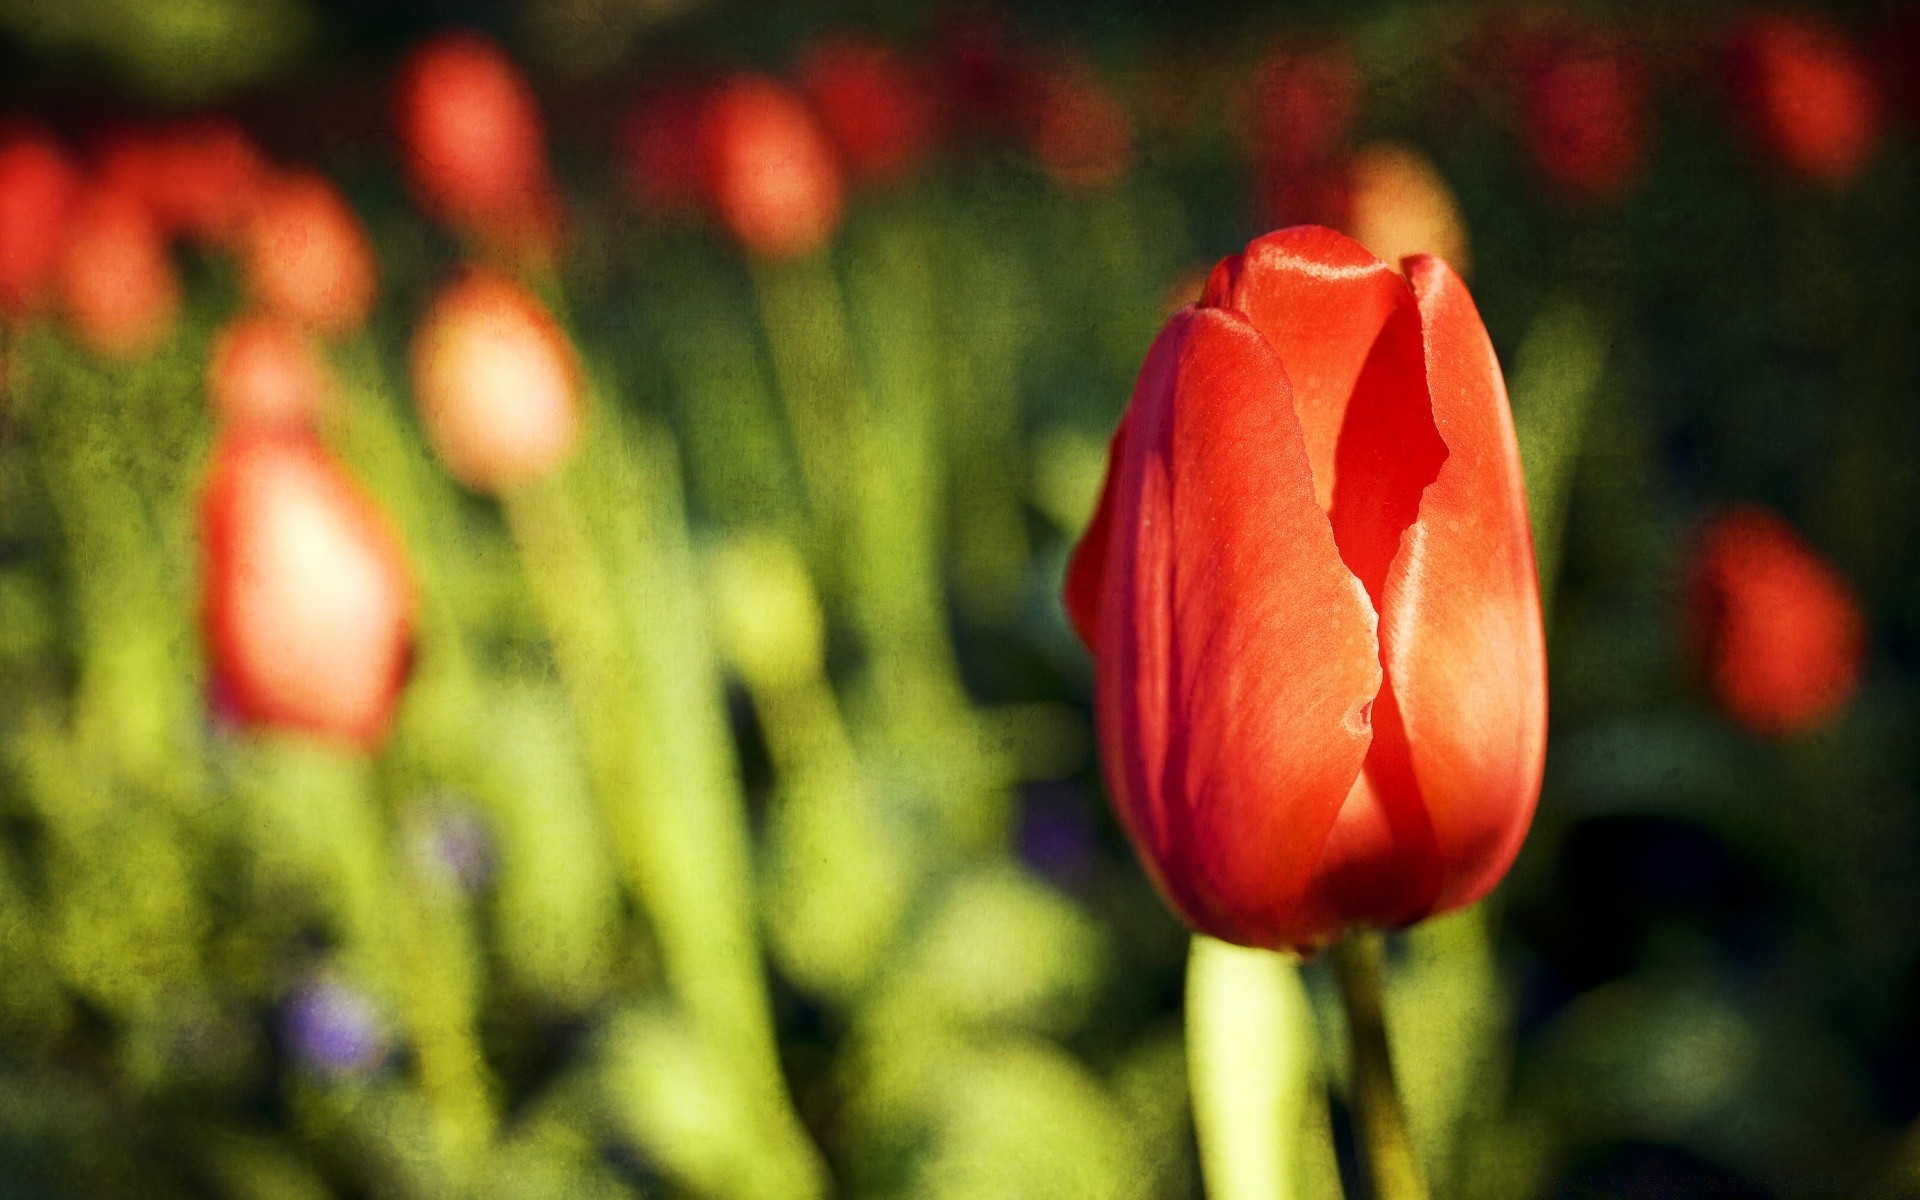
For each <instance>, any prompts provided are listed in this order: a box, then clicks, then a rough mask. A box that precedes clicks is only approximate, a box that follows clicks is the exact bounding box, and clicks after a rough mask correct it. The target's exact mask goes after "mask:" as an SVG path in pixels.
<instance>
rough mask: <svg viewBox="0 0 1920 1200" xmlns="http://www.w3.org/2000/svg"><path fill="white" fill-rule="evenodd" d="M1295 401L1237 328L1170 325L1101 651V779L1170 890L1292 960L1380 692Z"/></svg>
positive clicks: (1212, 927) (1113, 499) (1109, 554)
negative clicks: (1286, 950)
mask: <svg viewBox="0 0 1920 1200" xmlns="http://www.w3.org/2000/svg"><path fill="white" fill-rule="evenodd" d="M1289 390H1290V389H1289V385H1288V382H1287V374H1286V370H1285V368H1284V367H1283V366H1282V365H1281V360H1280V358H1279V356H1278V355H1276V354H1275V353H1274V350H1273V348H1272V347H1271V346H1270V345H1269V344H1268V343H1267V341H1266V339H1265V338H1263V337H1262V336H1261V335H1260V334H1259V332H1258V331H1257V330H1256V329H1255V327H1254V326H1253V325H1252V324H1251V323H1250V322H1249V321H1247V320H1246V319H1245V318H1244V317H1242V316H1241V315H1240V314H1238V313H1236V312H1233V311H1231V310H1226V309H1220V308H1200V309H1187V310H1184V311H1183V312H1181V313H1179V314H1177V315H1175V317H1174V318H1173V319H1172V321H1170V322H1169V323H1168V325H1167V328H1166V329H1165V330H1164V331H1163V332H1162V333H1161V335H1160V337H1159V339H1158V340H1157V341H1156V342H1155V343H1154V346H1153V349H1152V350H1151V351H1150V352H1149V354H1148V356H1147V362H1146V365H1145V367H1144V368H1143V369H1142V371H1141V375H1140V380H1139V383H1138V385H1137V386H1136V388H1135V391H1134V396H1133V402H1132V405H1131V407H1130V409H1129V413H1128V428H1127V434H1126V437H1125V438H1124V439H1121V441H1120V442H1119V443H1118V444H1117V449H1118V450H1119V455H1118V457H1117V458H1116V460H1115V462H1114V464H1113V471H1112V486H1111V489H1110V494H1109V500H1108V501H1107V505H1106V507H1107V508H1108V515H1107V520H1108V521H1109V525H1108V530H1109V533H1108V535H1107V537H1106V539H1105V542H1106V544H1105V546H1104V551H1105V558H1106V561H1105V568H1104V572H1103V578H1102V585H1101V587H1100V589H1099V591H1100V593H1101V597H1102V599H1101V603H1100V604H1099V606H1098V607H1099V614H1098V616H1099V629H1098V635H1099V636H1098V639H1097V642H1096V645H1097V647H1098V654H1097V662H1098V665H1099V678H1098V681H1097V703H1098V709H1099V721H1100V732H1101V739H1100V740H1101V745H1102V748H1103V751H1104V753H1105V756H1106V768H1107V778H1108V780H1109V782H1110V784H1111V786H1112V787H1113V788H1114V792H1115V799H1116V801H1117V808H1118V810H1119V811H1120V813H1121V814H1122V816H1123V818H1124V820H1125V821H1126V823H1127V825H1128V828H1129V830H1130V832H1131V833H1132V835H1133V837H1134V840H1135V842H1136V844H1137V845H1139V846H1140V847H1141V848H1142V850H1143V851H1144V857H1145V858H1146V859H1147V861H1148V863H1149V865H1150V867H1151V868H1152V869H1153V871H1154V874H1155V877H1156V879H1157V880H1158V881H1159V883H1160V885H1161V889H1162V891H1163V892H1165V893H1166V895H1167V896H1168V899H1169V900H1170V901H1171V902H1172V903H1173V904H1174V906H1175V907H1176V908H1178V909H1179V910H1180V911H1181V912H1182V913H1183V914H1185V916H1186V917H1187V919H1188V920H1189V921H1190V922H1192V923H1193V924H1194V925H1195V926H1197V927H1198V928H1200V929H1202V930H1204V931H1206V932H1208V933H1211V934H1213V935H1214V936H1216V937H1220V938H1223V939H1225V940H1229V941H1235V942H1239V943H1242V944H1246V945H1259V946H1270V947H1284V946H1290V945H1293V944H1295V943H1296V940H1297V934H1298V932H1299V931H1298V930H1297V929H1296V928H1295V916H1296V913H1295V909H1296V901H1297V899H1298V897H1299V896H1300V894H1301V892H1302V891H1303V889H1304V887H1305V884H1306V880H1307V878H1308V873H1309V871H1310V869H1311V868H1312V866H1313V864H1314V862H1315V861H1316V860H1317V858H1318V856H1319V853H1320V848H1321V845H1322V843H1323V842H1324V841H1325V840H1326V838H1327V835H1328V832H1329V831H1330V830H1331V829H1332V827H1333V823H1334V820H1335V817H1336V815H1337V814H1338V812H1339V810H1340V806H1341V804H1342V802H1343V801H1344V800H1345V799H1346V797H1347V795H1348V792H1349V791H1350V789H1351V788H1352V786H1353V783H1354V780H1355V779H1356V778H1357V777H1358V775H1359V771H1360V766H1361V763H1362V762H1363V761H1364V759H1365V757H1366V752H1367V746H1368V743H1369V741H1370V739H1371V736H1372V735H1371V730H1370V725H1369V710H1370V706H1371V705H1372V702H1373V700H1374V697H1375V694H1376V693H1377V692H1378V690H1379V686H1380V681H1381V667H1380V660H1379V648H1378V643H1377V642H1376V640H1375V636H1374V628H1375V623H1376V622H1375V617H1374V614H1373V607H1372V605H1371V604H1370V603H1369V601H1368V599H1367V596H1366V593H1365V589H1364V588H1362V587H1361V586H1360V584H1359V581H1358V580H1356V579H1355V578H1354V576H1353V575H1352V573H1351V572H1350V571H1348V570H1347V568H1346V566H1345V564H1344V563H1343V562H1342V561H1341V559H1340V554H1339V550H1338V548H1337V546H1336V545H1335V543H1334V539H1333V531H1332V527H1331V524H1330V523H1329V521H1328V519H1327V517H1326V515H1325V512H1324V510H1323V509H1322V507H1321V506H1320V504H1319V503H1318V502H1317V500H1316V498H1315V495H1314V479H1313V475H1312V472H1311V467H1310V465H1309V462H1308V457H1307V447H1306V444H1305V439H1304V436H1303V433H1302V430H1301V426H1300V423H1299V420H1298V419H1297V418H1296V417H1295V415H1294V407H1293V405H1292V404H1291V403H1290V400H1291V397H1290V395H1289ZM1089 561H1091V560H1089Z"/></svg>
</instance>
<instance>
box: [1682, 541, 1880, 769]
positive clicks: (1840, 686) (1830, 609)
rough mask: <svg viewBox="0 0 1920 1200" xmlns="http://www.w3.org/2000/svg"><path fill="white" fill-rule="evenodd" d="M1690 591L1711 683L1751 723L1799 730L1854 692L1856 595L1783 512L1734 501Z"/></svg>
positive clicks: (1858, 652)
mask: <svg viewBox="0 0 1920 1200" xmlns="http://www.w3.org/2000/svg"><path fill="white" fill-rule="evenodd" d="M1689 600H1690V602H1691V606H1692V608H1691V613H1690V616H1691V618H1692V624H1693V630H1692V632H1693V641H1694V648H1695V651H1696V653H1697V654H1698V655H1699V656H1700V659H1701V662H1702V665H1703V668H1704V671H1705V674H1706V679H1707V683H1708V685H1709V686H1710V687H1711V688H1712V690H1713V693H1714V696H1715V697H1716V698H1717V699H1718V700H1719V702H1720V704H1721V706H1722V707H1723V708H1725V709H1726V711H1727V713H1728V714H1729V715H1730V716H1732V717H1733V719H1734V720H1736V721H1738V722H1739V723H1740V724H1742V725H1744V726H1745V727H1747V728H1748V729H1750V730H1752V731H1753V732H1755V733H1759V734H1763V735H1768V736H1779V735H1783V734H1790V733H1797V732H1801V731H1803V730H1807V729H1811V728H1813V727H1814V726H1816V725H1819V724H1821V723H1822V722H1824V721H1826V720H1828V719H1830V718H1831V717H1832V716H1833V715H1834V714H1835V713H1837V712H1838V711H1839V710H1840V709H1841V708H1842V707H1844V706H1845V705H1846V703H1847V701H1848V700H1849V699H1851V698H1852V696H1853V693H1854V690H1855V688H1856V687H1857V686H1858V685H1859V680H1860V663H1861V657H1862V654H1863V650H1864V642H1865V631H1864V628H1863V625H1864V622H1863V621H1862V619H1861V615H1860V608H1859V604H1858V602H1857V601H1856V600H1855V599H1854V596H1853V590H1852V589H1851V588H1849V587H1848V586H1847V582H1846V580H1845V579H1843V578H1841V576H1840V574H1839V573H1838V572H1837V571H1835V570H1834V569H1833V568H1832V567H1831V566H1829V565H1828V564H1827V563H1826V562H1825V561H1823V560H1822V559H1821V558H1820V556H1819V555H1818V554H1816V553H1815V552H1814V551H1813V549H1812V548H1811V547H1809V546H1808V545H1807V544H1806V542H1804V541H1802V540H1801V538H1800V536H1799V535H1798V534H1797V533H1795V532H1794V531H1793V528H1792V527H1791V526H1790V525H1788V524H1787V523H1786V522H1785V521H1782V520H1781V519H1780V518H1779V517H1777V516H1774V515H1773V514H1772V513H1769V512H1767V511H1765V510H1763V509H1759V508H1753V507H1740V508H1734V509H1730V510H1728V511H1726V512H1723V513H1721V514H1719V515H1718V516H1716V517H1715V518H1714V519H1713V520H1712V521H1711V522H1709V524H1708V525H1707V527H1706V529H1705V531H1704V533H1703V534H1702V535H1701V537H1700V540H1699V543H1698V545H1697V546H1696V547H1695V554H1694V561H1693V564H1692V580H1691V586H1690V588H1689Z"/></svg>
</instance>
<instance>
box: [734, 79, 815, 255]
mask: <svg viewBox="0 0 1920 1200" xmlns="http://www.w3.org/2000/svg"><path fill="white" fill-rule="evenodd" d="M703 133H704V140H705V147H706V161H707V168H708V172H709V174H708V186H709V188H710V189H711V196H712V200H713V204H714V208H715V209H716V211H717V212H718V213H719V216H720V220H721V221H722V222H723V223H724V224H725V225H726V226H727V228H728V229H729V230H730V231H732V233H733V235H734V236H735V237H737V238H739V239H740V242H741V244H742V245H743V246H745V247H746V248H747V249H748V250H749V251H751V252H753V253H755V254H761V255H765V256H766V257H769V258H794V257H798V256H800V255H804V254H809V253H812V252H813V251H815V250H818V249H820V248H821V247H823V246H825V245H826V244H827V240H828V239H829V238H831V237H832V236H833V231H834V229H835V227H837V226H838V225H839V223H840V208H841V202H842V200H843V189H842V184H841V181H840V165H839V163H838V162H837V161H836V159H835V156H834V152H833V147H832V146H831V145H830V144H829V143H828V142H827V135H826V133H825V131H824V130H822V129H821V128H820V122H819V121H818V120H816V119H815V118H814V115H813V112H812V110H811V109H809V108H808V107H807V105H806V102H805V101H804V100H802V99H801V98H800V96H799V95H798V94H797V93H795V92H794V91H793V90H792V89H791V88H788V87H787V86H786V85H784V84H781V83H776V82H775V81H773V80H771V79H767V78H763V77H760V76H751V75H749V76H741V77H739V78H737V79H735V80H733V81H732V82H731V83H728V84H726V85H725V86H723V87H722V88H721V89H720V90H719V91H718V92H717V93H716V94H715V95H714V96H713V97H712V99H711V100H710V102H709V103H708V105H707V110H706V114H705V118H704V121H703Z"/></svg>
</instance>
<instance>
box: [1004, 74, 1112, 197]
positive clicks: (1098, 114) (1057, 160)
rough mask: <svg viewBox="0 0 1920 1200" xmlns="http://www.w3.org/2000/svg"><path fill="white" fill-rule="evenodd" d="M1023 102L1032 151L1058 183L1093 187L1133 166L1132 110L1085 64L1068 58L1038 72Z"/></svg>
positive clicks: (1105, 184)
mask: <svg viewBox="0 0 1920 1200" xmlns="http://www.w3.org/2000/svg"><path fill="white" fill-rule="evenodd" d="M1025 103H1026V105H1027V112H1026V126H1027V139H1028V144H1029V146H1030V148H1031V150H1032V153H1033V156H1034V158H1035V159H1036V160H1037V161H1038V162H1039V164H1040V168H1041V169H1042V170H1043V171H1045V172H1046V173H1047V176H1048V178H1050V179H1052V180H1053V181H1054V182H1055V183H1057V184H1059V185H1060V186H1061V187H1064V188H1070V189H1073V190H1075V191H1097V190H1099V189H1101V188H1106V187H1111V186H1113V185H1114V184H1116V183H1118V182H1120V180H1121V179H1123V178H1124V177H1125V176H1126V173H1127V172H1128V171H1129V170H1130V169H1132V167H1133V150H1134V129H1133V115H1132V114H1131V113H1130V112H1128V111H1127V106H1126V102H1125V101H1124V100H1122V99H1121V97H1120V94H1119V93H1118V92H1116V91H1114V90H1113V89H1112V88H1111V87H1108V86H1107V84H1106V83H1105V82H1104V81H1102V80H1101V78H1100V77H1099V75H1097V74H1095V73H1094V71H1093V68H1092V67H1090V66H1088V65H1087V64H1086V63H1082V62H1073V61H1068V62H1065V63H1061V64H1057V65H1055V66H1054V67H1052V68H1051V69H1049V70H1045V71H1043V72H1041V73H1039V74H1038V75H1036V76H1035V77H1034V78H1033V80H1032V81H1031V82H1030V85H1029V87H1028V89H1027V100H1026V102H1025Z"/></svg>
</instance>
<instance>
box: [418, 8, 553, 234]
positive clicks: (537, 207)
mask: <svg viewBox="0 0 1920 1200" xmlns="http://www.w3.org/2000/svg"><path fill="white" fill-rule="evenodd" d="M394 119H395V122H396V124H397V126H398V128H399V133H400V141H401V144H402V146H403V147H404V149H405V152H406V153H405V159H406V168H407V177H408V179H409V180H410V181H411V182H412V185H413V189H414V193H415V195H416V196H417V197H418V199H419V201H420V203H421V205H422V206H423V207H425V208H426V209H427V210H428V211H429V212H432V213H434V214H435V215H437V216H439V217H441V218H443V219H445V220H447V221H450V222H452V223H453V224H455V225H459V226H462V227H464V228H466V229H468V230H470V231H472V232H474V233H476V234H478V235H480V236H481V237H482V238H484V239H486V240H487V241H489V242H490V243H493V244H495V245H496V246H499V247H502V248H508V249H517V248H523V247H524V248H538V247H539V246H541V245H543V244H545V245H550V244H551V241H552V238H553V236H554V234H555V231H556V227H557V219H558V218H557V210H558V201H557V195H556V192H555V190H554V187H553V183H552V179H551V176H550V175H549V173H548V169H547V139H546V129H545V126H544V124H543V122H542V121H541V118H540V108H539V104H538V102H537V101H536V100H535V99H534V95H533V89H532V87H531V86H529V85H528V83H527V80H526V77H525V76H524V75H522V74H521V72H520V69H519V68H518V67H517V66H515V65H514V62H513V60H512V59H511V58H508V57H507V54H506V52H505V51H504V50H502V49H501V48H500V47H499V46H497V45H495V44H494V43H493V42H492V41H489V40H488V39H486V38H484V37H481V36H480V35H479V34H475V33H464V32H460V33H444V34H440V35H439V36H437V37H434V38H433V39H431V40H430V41H428V42H427V43H426V44H425V45H423V46H421V47H420V48H419V49H418V50H416V51H414V53H413V55H412V56H411V57H410V58H409V59H408V60H407V62H406V64H405V65H404V66H403V67H402V68H401V72H400V83H399V87H398V89H397V90H396V94H395V98H394Z"/></svg>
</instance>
